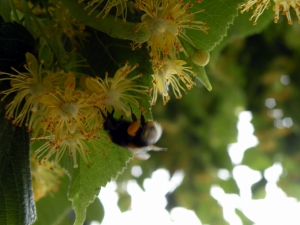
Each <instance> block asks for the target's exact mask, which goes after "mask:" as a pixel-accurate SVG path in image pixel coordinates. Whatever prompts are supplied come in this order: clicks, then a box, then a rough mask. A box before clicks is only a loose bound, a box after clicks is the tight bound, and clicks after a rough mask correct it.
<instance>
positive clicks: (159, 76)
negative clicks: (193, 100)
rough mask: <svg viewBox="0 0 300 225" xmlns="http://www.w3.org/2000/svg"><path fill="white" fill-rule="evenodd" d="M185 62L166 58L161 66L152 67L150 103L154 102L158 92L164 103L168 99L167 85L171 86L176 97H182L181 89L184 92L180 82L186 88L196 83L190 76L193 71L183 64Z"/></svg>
mask: <svg viewBox="0 0 300 225" xmlns="http://www.w3.org/2000/svg"><path fill="white" fill-rule="evenodd" d="M185 64H186V62H185V61H183V60H167V61H166V63H164V64H163V65H162V66H160V67H154V68H153V70H154V72H155V73H154V74H153V75H152V77H153V81H152V83H153V92H152V93H153V94H152V102H151V104H152V105H154V104H155V103H156V100H157V94H158V93H159V94H161V95H162V98H163V103H164V104H166V103H167V102H168V101H169V99H170V96H169V93H168V91H169V85H171V86H172V89H173V93H174V95H175V97H176V98H177V99H180V98H181V97H182V95H181V91H184V92H186V91H185V88H184V87H182V85H181V82H182V83H183V84H184V85H185V86H186V88H187V89H188V90H190V89H191V88H192V87H193V86H195V85H196V83H195V82H194V81H193V78H192V77H191V76H190V75H194V72H193V71H191V69H190V68H189V67H185V66H183V65H185ZM180 81H181V82H180Z"/></svg>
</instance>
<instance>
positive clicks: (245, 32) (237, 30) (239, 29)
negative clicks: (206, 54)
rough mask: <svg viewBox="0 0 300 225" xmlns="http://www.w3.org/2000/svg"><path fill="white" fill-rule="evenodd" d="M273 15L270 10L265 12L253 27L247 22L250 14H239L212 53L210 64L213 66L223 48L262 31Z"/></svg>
mask: <svg viewBox="0 0 300 225" xmlns="http://www.w3.org/2000/svg"><path fill="white" fill-rule="evenodd" d="M273 14H274V12H273V11H272V10H265V11H264V13H263V14H262V15H261V16H260V17H259V21H258V22H257V25H255V26H254V25H253V23H252V22H250V21H249V17H251V14H250V13H243V14H239V15H238V16H237V17H235V19H234V23H233V25H231V26H230V28H229V30H228V35H227V36H226V37H225V38H224V39H223V40H222V42H221V43H220V44H219V45H218V46H216V47H215V48H214V50H213V51H212V53H211V60H210V63H212V64H213V65H214V64H215V63H216V60H217V58H218V56H219V55H220V53H221V51H222V50H223V49H224V47H226V46H227V45H228V44H229V43H230V42H232V41H233V40H235V39H238V38H245V37H247V36H250V35H253V34H257V33H260V32H261V31H263V30H264V29H265V28H266V27H267V26H268V25H269V24H270V23H271V22H272V21H273Z"/></svg>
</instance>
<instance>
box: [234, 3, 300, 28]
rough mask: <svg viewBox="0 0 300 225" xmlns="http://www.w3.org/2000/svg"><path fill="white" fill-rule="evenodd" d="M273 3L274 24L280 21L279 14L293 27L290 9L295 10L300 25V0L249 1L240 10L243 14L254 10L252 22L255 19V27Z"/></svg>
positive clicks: (240, 6)
mask: <svg viewBox="0 0 300 225" xmlns="http://www.w3.org/2000/svg"><path fill="white" fill-rule="evenodd" d="M271 2H273V4H274V5H273V7H272V9H273V11H274V12H275V15H274V22H275V23H277V22H278V20H279V14H280V12H282V13H281V14H282V15H283V16H286V18H287V21H288V24H290V25H292V24H293V21H292V17H291V14H290V8H293V9H294V11H295V13H296V16H297V18H298V23H299V24H300V10H299V9H300V1H299V0H273V1H271V0H248V1H247V2H245V3H244V4H241V5H239V8H240V9H241V13H244V12H248V11H249V10H250V9H253V8H254V10H253V15H252V16H251V17H250V19H249V20H250V21H251V20H252V19H254V22H253V25H256V24H257V20H258V18H259V17H260V15H261V14H262V13H263V12H264V11H265V10H266V9H268V8H269V7H270V6H271V5H272V4H271Z"/></svg>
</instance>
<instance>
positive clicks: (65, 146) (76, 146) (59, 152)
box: [33, 129, 108, 168]
mask: <svg viewBox="0 0 300 225" xmlns="http://www.w3.org/2000/svg"><path fill="white" fill-rule="evenodd" d="M38 139H44V140H48V141H47V142H46V143H45V144H44V145H42V146H41V147H40V148H39V149H37V150H36V151H35V152H34V154H35V156H36V158H38V159H40V160H39V163H40V164H44V163H46V162H47V160H48V159H49V158H50V157H51V156H52V155H55V157H54V165H57V164H58V162H59V161H60V159H61V158H62V156H63V155H64V153H65V151H68V153H69V155H70V156H71V157H72V159H73V167H74V168H77V167H78V163H77V152H78V153H79V155H80V157H81V158H82V159H83V160H84V161H85V163H86V164H87V165H88V166H91V159H90V157H89V154H90V153H91V152H92V150H95V151H98V154H100V155H102V154H103V153H102V152H101V149H102V150H103V149H106V146H107V144H108V140H107V139H105V138H103V135H100V131H99V130H97V131H92V132H90V133H89V137H88V138H87V136H86V135H84V134H83V133H82V132H81V131H80V130H79V129H77V130H76V131H75V132H73V133H72V134H71V133H69V135H68V136H65V138H64V139H62V140H59V141H57V139H56V138H55V136H46V137H43V138H38ZM38 139H33V140H38ZM89 163H90V165H89Z"/></svg>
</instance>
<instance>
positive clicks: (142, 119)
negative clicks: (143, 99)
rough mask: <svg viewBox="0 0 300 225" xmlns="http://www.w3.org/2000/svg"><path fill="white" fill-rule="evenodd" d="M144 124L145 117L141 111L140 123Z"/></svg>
mask: <svg viewBox="0 0 300 225" xmlns="http://www.w3.org/2000/svg"><path fill="white" fill-rule="evenodd" d="M145 124H146V121H145V117H144V114H143V113H142V111H141V125H142V126H143V125H145Z"/></svg>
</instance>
